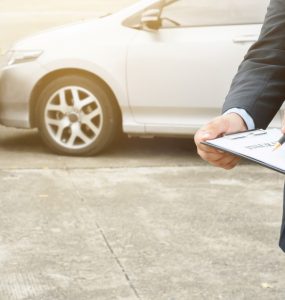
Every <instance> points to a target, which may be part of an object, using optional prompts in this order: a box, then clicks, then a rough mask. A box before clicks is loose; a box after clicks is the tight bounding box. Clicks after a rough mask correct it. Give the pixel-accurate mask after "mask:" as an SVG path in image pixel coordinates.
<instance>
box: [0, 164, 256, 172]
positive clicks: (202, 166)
mask: <svg viewBox="0 0 285 300" xmlns="http://www.w3.org/2000/svg"><path fill="white" fill-rule="evenodd" d="M242 167H243V166H239V168H242ZM251 167H254V166H251ZM169 168H187V169H196V168H205V169H214V168H213V167H212V166H208V165H188V166H187V165H186V166H185V165H173V166H171V165H170V166H129V167H123V166H118V167H112V166H110V167H96V166H94V167H86V168H85V167H74V168H70V167H68V168H66V167H65V166H62V167H61V168H49V167H38V168H16V167H15V168H0V171H22V170H23V171H25V170H27V171H49V170H51V171H52V170H63V171H72V170H114V169H169Z"/></svg>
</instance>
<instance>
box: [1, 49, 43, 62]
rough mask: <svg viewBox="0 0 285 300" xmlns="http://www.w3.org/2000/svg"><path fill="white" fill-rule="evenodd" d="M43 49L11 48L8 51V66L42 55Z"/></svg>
mask: <svg viewBox="0 0 285 300" xmlns="http://www.w3.org/2000/svg"><path fill="white" fill-rule="evenodd" d="M42 53H43V51H42V50H10V51H8V52H7V53H6V62H7V65H8V66H11V65H15V64H20V63H25V62H30V61H33V60H36V59H37V58H38V57H40V56H41V55H42Z"/></svg>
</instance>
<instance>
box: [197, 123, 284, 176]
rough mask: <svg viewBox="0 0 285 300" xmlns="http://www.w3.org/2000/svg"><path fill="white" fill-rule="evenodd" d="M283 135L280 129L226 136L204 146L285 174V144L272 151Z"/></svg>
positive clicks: (259, 130)
mask: <svg viewBox="0 0 285 300" xmlns="http://www.w3.org/2000/svg"><path fill="white" fill-rule="evenodd" d="M281 136H282V133H281V131H280V129H278V128H271V129H267V130H262V129H258V130H252V131H245V132H242V133H236V134H230V135H225V136H223V137H220V138H217V139H214V140H208V141H206V142H204V143H203V144H205V145H208V146H211V147H215V148H218V149H220V150H224V151H226V152H230V153H232V154H235V155H237V156H240V157H244V158H246V159H249V160H251V161H254V162H256V163H258V164H260V165H263V166H265V167H267V168H270V169H272V170H275V171H277V172H280V173H282V174H285V144H283V146H282V147H280V148H279V149H277V150H276V151H272V150H273V148H274V145H275V144H276V142H277V141H278V140H279V139H280V137H281Z"/></svg>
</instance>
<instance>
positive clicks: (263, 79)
mask: <svg viewBox="0 0 285 300" xmlns="http://www.w3.org/2000/svg"><path fill="white" fill-rule="evenodd" d="M284 100H285V0H271V2H270V4H269V7H268V10H267V14H266V17H265V21H264V24H263V26H262V29H261V33H260V36H259V39H258V41H257V42H256V43H255V44H254V45H253V46H252V47H251V48H250V49H249V51H248V53H247V54H246V56H245V58H244V60H243V62H242V63H241V65H240V66H239V69H238V72H237V74H236V76H235V77H234V79H233V82H232V84H231V88H230V91H229V93H228V95H227V97H226V100H225V103H224V106H223V112H225V111H227V110H229V109H231V108H234V107H236V108H242V109H245V110H246V111H247V112H248V113H249V114H250V115H251V116H252V118H253V120H254V122H255V127H256V128H266V127H267V126H268V124H269V123H270V122H271V120H272V119H273V117H274V115H275V114H276V113H277V112H278V110H279V108H280V107H281V105H282V103H283V101H284Z"/></svg>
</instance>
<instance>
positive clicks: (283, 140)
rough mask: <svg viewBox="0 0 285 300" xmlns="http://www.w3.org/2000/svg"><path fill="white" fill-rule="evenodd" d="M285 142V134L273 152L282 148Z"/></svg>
mask: <svg viewBox="0 0 285 300" xmlns="http://www.w3.org/2000/svg"><path fill="white" fill-rule="evenodd" d="M284 142H285V134H283V135H282V137H281V138H280V139H279V141H278V142H277V143H276V144H275V146H274V148H273V151H274V150H276V149H278V148H279V147H281V146H282V145H283V144H284Z"/></svg>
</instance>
